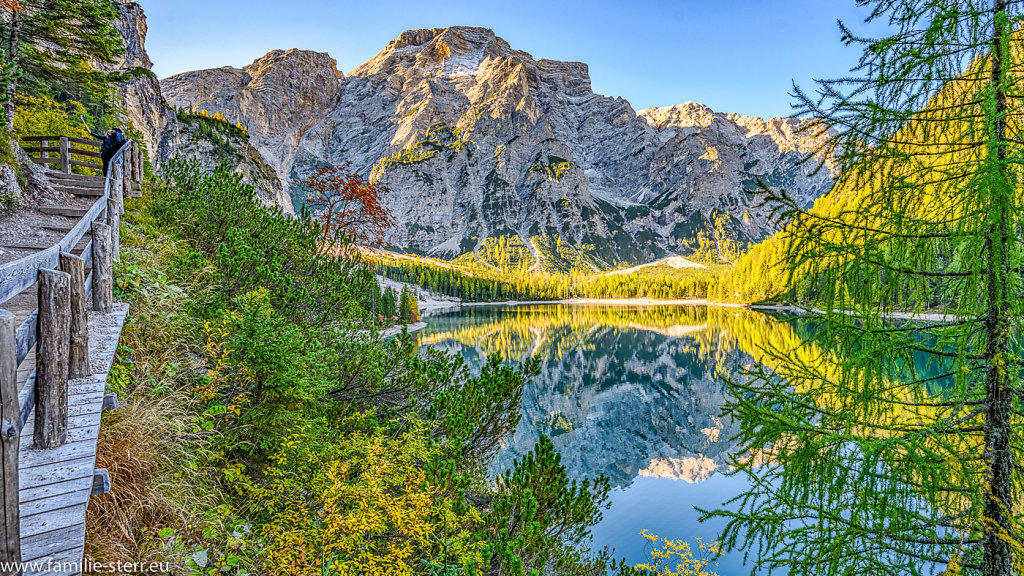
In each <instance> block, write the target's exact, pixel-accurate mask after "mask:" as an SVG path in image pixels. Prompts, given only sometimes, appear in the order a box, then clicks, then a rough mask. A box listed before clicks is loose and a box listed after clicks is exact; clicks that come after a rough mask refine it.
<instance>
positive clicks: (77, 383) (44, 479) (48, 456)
mask: <svg viewBox="0 0 1024 576" xmlns="http://www.w3.org/2000/svg"><path fill="white" fill-rule="evenodd" d="M127 313H128V306H127V305H126V304H119V305H116V306H115V310H114V312H113V313H112V314H99V313H95V312H92V313H90V315H89V358H90V368H91V369H92V372H93V374H92V375H90V376H87V377H85V378H79V379H76V380H71V381H70V382H69V389H68V393H69V394H68V416H69V418H68V441H67V443H66V444H64V445H63V446H61V447H59V448H55V449H53V450H38V449H35V448H33V447H32V434H33V430H34V427H33V425H34V423H35V422H34V418H32V417H30V418H29V420H28V421H27V422H26V423H25V427H24V428H23V429H22V431H21V447H20V453H19V464H20V468H19V471H18V481H19V483H20V486H19V492H18V495H19V502H20V510H21V557H22V561H23V562H24V563H25V569H24V574H79V573H80V567H81V561H82V555H83V553H84V546H85V509H86V507H87V506H88V504H89V496H90V495H91V494H92V492H93V481H94V468H95V465H96V442H97V439H98V438H99V432H100V415H101V413H102V411H103V395H104V391H105V389H106V384H107V374H108V373H109V372H110V366H111V364H112V363H113V361H114V353H115V352H116V350H117V342H118V339H119V338H120V336H121V328H122V326H123V325H124V320H125V316H126V315H127ZM27 361H28V359H27V358H26V362H27ZM33 568H36V569H33ZM63 568H72V569H71V570H64V569H63Z"/></svg>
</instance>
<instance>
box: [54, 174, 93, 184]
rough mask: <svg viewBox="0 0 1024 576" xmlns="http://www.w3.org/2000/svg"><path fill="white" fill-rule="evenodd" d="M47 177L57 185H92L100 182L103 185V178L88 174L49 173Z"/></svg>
mask: <svg viewBox="0 0 1024 576" xmlns="http://www.w3.org/2000/svg"><path fill="white" fill-rule="evenodd" d="M46 176H47V177H48V178H49V179H50V180H51V181H53V182H54V183H57V184H65V183H71V182H75V183H79V182H87V183H90V184H94V183H96V182H99V183H101V184H102V183H103V177H102V176H90V175H87V174H64V173H63V172H48V173H47V174H46Z"/></svg>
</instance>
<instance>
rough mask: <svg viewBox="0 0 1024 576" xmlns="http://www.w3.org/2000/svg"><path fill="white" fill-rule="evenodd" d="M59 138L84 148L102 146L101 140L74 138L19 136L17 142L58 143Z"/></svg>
mask: <svg viewBox="0 0 1024 576" xmlns="http://www.w3.org/2000/svg"><path fill="white" fill-rule="evenodd" d="M61 138H67V139H68V142H74V143H75V144H85V145H86V146H95V147H97V148H99V147H100V146H102V145H103V141H102V140H93V139H92V138H76V137H74V136H19V137H18V140H21V141H23V142H39V141H50V140H52V141H58V140H60V139H61Z"/></svg>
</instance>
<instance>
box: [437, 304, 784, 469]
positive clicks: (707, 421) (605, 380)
mask: <svg viewBox="0 0 1024 576" xmlns="http://www.w3.org/2000/svg"><path fill="white" fill-rule="evenodd" d="M779 338H782V339H787V340H788V339H795V338H797V337H796V335H795V333H794V332H793V330H792V328H791V327H789V326H788V325H787V324H785V323H782V322H779V321H777V320H775V319H772V318H770V317H767V316H765V315H763V314H759V313H756V312H751V311H747V310H737V309H717V308H710V309H709V308H705V307H657V308H639V309H637V308H624V307H589V306H588V307H582V306H557V305H544V306H540V305H538V306H522V307H517V308H487V309H469V310H463V311H461V312H459V313H456V314H452V315H445V316H440V317H435V318H433V319H432V320H431V322H430V325H429V326H428V328H427V330H426V331H425V332H424V333H423V334H422V336H421V342H422V343H423V344H429V345H437V346H440V347H444V348H448V349H452V350H459V351H461V352H462V354H463V355H464V356H465V357H466V358H467V360H468V361H469V363H470V364H471V365H473V366H479V365H480V363H481V362H482V361H483V360H484V359H485V358H486V356H487V355H490V354H500V355H502V356H503V357H504V358H505V359H507V360H512V361H516V360H522V359H523V358H525V357H527V356H536V357H538V358H541V374H540V376H538V377H537V378H535V379H534V380H533V382H532V383H531V384H530V385H529V386H528V387H527V389H526V390H525V391H524V396H523V418H522V420H521V422H520V424H519V426H518V428H517V429H516V432H515V435H514V437H513V438H512V439H511V441H510V442H509V445H508V446H507V447H506V448H505V449H504V450H502V451H501V453H500V454H499V455H498V457H497V458H496V462H495V463H494V464H493V468H494V469H495V470H503V469H504V468H507V467H508V466H510V465H511V462H512V460H513V458H515V457H516V456H517V455H519V454H523V453H526V452H528V451H529V450H530V449H531V448H532V447H533V445H534V443H535V442H536V441H537V439H538V437H539V435H540V434H546V435H548V436H550V437H552V439H553V442H554V443H555V445H556V447H557V448H558V449H559V450H560V451H561V452H562V455H563V463H565V465H566V466H567V468H568V470H569V472H570V473H571V474H572V475H574V476H575V477H587V476H595V475H597V474H601V473H603V474H606V475H608V476H609V477H610V478H611V479H612V482H613V483H614V484H616V485H620V486H622V485H627V484H629V483H630V482H631V481H632V479H633V478H635V477H636V476H637V475H638V474H644V475H650V476H667V477H674V478H680V479H683V480H687V481H691V482H694V481H700V480H703V479H705V478H707V477H708V476H710V475H711V474H713V473H714V472H715V471H717V470H720V469H722V468H723V467H724V466H726V465H727V461H728V455H729V453H730V451H731V450H732V449H733V445H732V443H731V442H730V441H729V439H730V438H731V437H732V436H733V434H734V433H735V432H736V427H735V426H734V424H733V423H732V422H731V421H729V420H727V419H725V420H723V419H721V418H719V413H720V412H721V407H722V405H723V404H724V403H725V401H726V387H725V385H724V383H723V381H722V380H721V379H720V378H719V377H718V375H719V374H720V373H723V372H727V373H729V374H733V373H735V372H736V369H737V368H738V367H739V366H740V365H741V364H742V365H749V364H750V363H752V362H753V356H752V355H751V351H754V354H755V355H756V350H757V349H758V348H759V347H763V345H764V344H765V343H766V341H767V340H773V339H779Z"/></svg>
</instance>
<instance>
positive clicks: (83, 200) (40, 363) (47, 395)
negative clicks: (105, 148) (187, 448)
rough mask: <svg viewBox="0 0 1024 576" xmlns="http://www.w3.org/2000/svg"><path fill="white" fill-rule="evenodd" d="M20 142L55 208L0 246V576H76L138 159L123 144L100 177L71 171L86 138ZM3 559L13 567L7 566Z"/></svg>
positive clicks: (101, 480) (104, 481)
mask: <svg viewBox="0 0 1024 576" xmlns="http://www.w3.org/2000/svg"><path fill="white" fill-rule="evenodd" d="M22 140H23V141H25V140H28V141H39V142H40V144H39V145H38V146H37V147H35V148H34V151H35V152H37V153H39V154H40V157H38V158H33V160H34V161H35V162H37V163H40V164H59V165H60V166H61V171H60V172H47V173H46V176H47V178H48V179H49V180H50V185H51V186H52V187H53V188H54V189H55V190H56V191H58V192H60V193H62V194H63V197H64V198H65V202H64V205H58V206H50V207H47V208H46V209H45V210H44V209H43V208H41V207H37V208H36V211H37V212H40V213H42V214H46V215H49V216H51V217H52V221H50V222H48V223H46V224H45V225H41V227H40V229H39V230H37V231H35V232H36V236H38V238H32V234H28V236H29V238H19V239H15V240H8V241H7V242H5V243H7V244H11V245H9V246H0V248H3V254H5V256H6V257H5V259H4V260H3V261H0V262H2V263H0V307H2V308H3V310H0V328H2V330H0V477H2V482H0V501H2V502H3V504H2V506H3V508H2V514H0V566H2V567H0V576H2V575H7V574H80V573H81V572H82V569H83V554H84V550H85V534H86V527H85V515H86V509H87V507H88V504H89V498H90V497H91V496H94V495H97V494H104V493H106V492H107V491H109V489H110V478H109V475H108V474H107V471H106V470H97V469H96V468H95V465H96V447H97V442H98V439H99V429H100V420H101V415H102V411H103V410H104V409H105V408H107V407H116V404H117V402H116V395H107V394H105V389H106V382H107V376H108V374H109V372H110V369H111V366H112V364H113V361H114V356H115V353H116V351H117V344H118V340H119V339H120V336H121V329H122V327H123V325H124V322H125V318H126V316H127V313H128V308H127V305H124V304H114V303H113V293H112V286H113V270H112V269H113V266H112V264H113V261H114V260H117V259H118V255H119V250H120V234H119V228H120V221H121V214H122V213H123V206H124V204H123V202H124V198H125V197H126V196H128V197H131V196H139V194H138V192H139V189H138V182H139V181H140V180H141V177H142V170H141V168H142V158H141V154H140V151H139V148H138V146H137V145H136V144H135V143H132V142H130V141H129V145H126V146H124V147H122V148H121V149H120V150H119V151H118V152H117V153H116V154H115V155H114V157H113V158H112V159H111V163H110V170H109V171H108V173H107V174H106V176H105V177H104V176H83V175H77V174H72V173H70V172H71V170H70V167H71V166H84V167H87V168H94V169H98V168H100V166H99V165H96V164H92V163H89V162H81V161H78V160H75V159H74V158H73V154H78V155H84V156H86V157H96V156H98V155H99V154H98V153H94V152H90V151H83V150H81V149H74V148H70V144H71V143H77V144H84V145H91V144H94V143H92V141H89V140H82V139H76V138H67V137H49V136H42V137H27V138H23V139H22ZM53 141H59V143H60V146H59V147H53V146H50V145H49V144H48V143H52V142H53ZM29 151H33V149H31V148H30V149H29ZM54 151H59V152H60V154H59V156H51V155H50V154H51V153H52V152H54ZM54 233H56V234H54ZM58 236H59V237H58ZM44 238H45V239H44ZM11 256H14V257H15V258H17V259H15V260H10V258H11ZM86 362H88V364H86ZM109 396H112V398H109ZM108 400H112V402H108ZM12 561H13V562H14V563H17V562H19V561H20V562H21V569H20V570H17V569H14V570H12V569H9V567H8V565H7V564H5V562H12Z"/></svg>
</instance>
